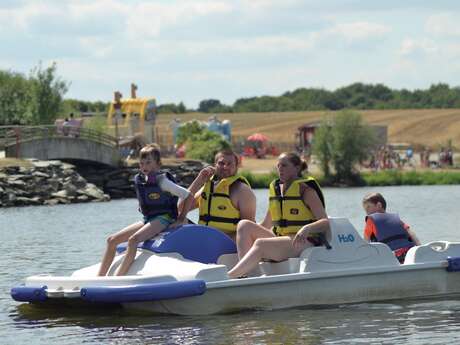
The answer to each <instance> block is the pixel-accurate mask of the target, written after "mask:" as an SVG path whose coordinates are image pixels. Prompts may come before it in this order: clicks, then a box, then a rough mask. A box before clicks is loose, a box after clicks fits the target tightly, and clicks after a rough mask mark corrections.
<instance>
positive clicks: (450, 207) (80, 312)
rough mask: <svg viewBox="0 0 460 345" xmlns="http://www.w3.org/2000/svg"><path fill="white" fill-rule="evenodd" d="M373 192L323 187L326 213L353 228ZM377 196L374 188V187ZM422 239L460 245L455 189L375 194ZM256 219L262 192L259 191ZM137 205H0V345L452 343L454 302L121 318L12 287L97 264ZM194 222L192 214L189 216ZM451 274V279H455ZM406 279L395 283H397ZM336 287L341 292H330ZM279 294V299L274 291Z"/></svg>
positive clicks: (459, 305) (457, 309) (457, 306)
mask: <svg viewBox="0 0 460 345" xmlns="http://www.w3.org/2000/svg"><path fill="white" fill-rule="evenodd" d="M369 190H371V189H362V188H361V189H326V190H325V194H326V200H327V210H328V213H329V215H333V216H347V217H349V218H350V220H351V222H352V223H353V224H354V225H355V226H356V227H358V229H360V227H361V226H362V224H363V211H362V210H361V206H360V203H361V199H362V196H363V195H364V194H365V193H366V192H368V191H369ZM373 190H375V189H373ZM378 190H379V191H381V192H382V193H383V194H384V196H385V197H386V198H387V199H388V201H389V209H390V210H393V211H399V212H400V213H401V216H402V218H403V219H404V220H406V221H407V222H408V223H409V224H410V225H411V226H412V227H413V228H414V229H415V230H416V231H417V234H418V235H419V238H420V239H421V240H422V242H427V241H432V240H436V239H447V240H456V241H460V232H459V231H458V221H457V217H458V216H459V214H458V204H457V200H459V199H460V186H438V187H399V188H395V187H386V188H379V189H378ZM257 197H258V202H259V205H261V206H260V208H259V213H258V215H257V218H258V219H261V218H262V217H263V215H264V213H265V211H266V201H265V200H266V197H267V192H266V191H257ZM135 210H136V201H135V200H132V199H131V200H119V201H112V202H110V203H101V204H80V205H66V206H55V207H25V208H15V209H0V231H1V234H2V240H3V241H2V242H1V243H0V250H1V252H2V253H4V255H3V258H2V260H0V291H1V293H0V310H1V313H0V336H1V337H2V340H1V342H0V343H1V344H52V343H59V344H80V343H87V344H126V343H129V344H235V345H239V344H395V343H404V344H458V343H459V341H460V331H459V326H460V299H457V298H451V299H448V300H417V301H398V302H397V303H394V302H391V303H369V304H356V305H342V306H333V307H329V308H296V309H288V310H276V311H252V312H244V313H236V314H229V315H214V316H198V317H197V316H194V317H184V316H165V315H154V316H153V315H145V314H144V315H141V314H128V313H127V312H125V311H124V310H123V309H121V308H116V307H115V308H107V307H96V308H94V307H92V308H87V307H86V306H81V307H79V308H75V307H69V306H67V307H60V308H55V307H53V308H37V307H34V306H30V305H28V304H18V303H16V302H14V301H12V300H11V298H10V297H9V289H10V288H11V287H12V286H14V285H17V284H18V283H19V282H20V281H21V280H22V279H23V278H24V277H26V276H29V275H33V274H38V273H51V274H69V273H70V272H72V271H73V270H75V269H77V268H80V267H82V266H85V265H89V264H92V263H95V262H97V261H98V260H99V258H100V256H101V255H102V251H103V249H104V245H105V238H106V236H107V235H108V234H110V233H112V232H114V231H115V230H117V229H119V228H121V227H123V226H125V225H127V224H129V223H132V222H134V221H136V220H138V218H139V216H138V214H136V211H135ZM192 218H194V219H196V213H195V214H194V215H192ZM454 274H457V273H454ZM403 283H404V282H395V284H403ZM337 288H338V289H339V288H340V287H339V286H338V287H337ZM280 293H286V292H285V291H281V290H280Z"/></svg>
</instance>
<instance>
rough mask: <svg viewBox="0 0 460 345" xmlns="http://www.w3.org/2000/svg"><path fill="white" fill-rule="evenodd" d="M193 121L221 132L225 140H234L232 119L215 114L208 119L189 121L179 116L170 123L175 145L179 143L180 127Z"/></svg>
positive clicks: (213, 130)
mask: <svg viewBox="0 0 460 345" xmlns="http://www.w3.org/2000/svg"><path fill="white" fill-rule="evenodd" d="M193 121H197V122H199V123H200V124H201V125H202V126H203V127H204V128H206V129H208V130H210V131H212V132H216V133H219V134H221V135H222V136H223V137H224V139H225V140H227V141H228V142H231V141H232V124H231V122H230V120H223V121H221V120H219V119H218V118H217V115H213V116H211V117H209V118H208V121H207V122H206V121H198V120H191V121H187V122H183V123H182V122H181V121H180V119H179V118H177V117H176V118H175V119H173V120H172V121H171V123H170V124H169V127H171V129H172V132H173V143H174V145H176V144H177V142H176V141H177V133H178V130H179V128H181V127H183V126H185V125H186V124H187V123H188V122H193Z"/></svg>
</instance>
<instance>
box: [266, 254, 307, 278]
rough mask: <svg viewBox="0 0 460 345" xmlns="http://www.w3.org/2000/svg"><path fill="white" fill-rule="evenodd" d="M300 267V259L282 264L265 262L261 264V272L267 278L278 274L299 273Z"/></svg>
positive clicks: (282, 262) (285, 261) (293, 259)
mask: <svg viewBox="0 0 460 345" xmlns="http://www.w3.org/2000/svg"><path fill="white" fill-rule="evenodd" d="M299 267H300V259H299V258H289V259H287V260H284V261H280V262H271V261H264V262H260V263H259V269H260V272H261V273H262V274H265V275H267V276H270V275H277V274H289V273H298V272H299Z"/></svg>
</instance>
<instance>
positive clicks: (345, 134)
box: [314, 111, 375, 184]
mask: <svg viewBox="0 0 460 345" xmlns="http://www.w3.org/2000/svg"><path fill="white" fill-rule="evenodd" d="M374 142H375V134H374V132H373V131H372V129H371V128H370V127H369V126H367V125H365V124H364V123H363V121H362V118H361V115H360V114H359V113H357V112H353V111H341V112H340V113H338V114H337V115H336V116H334V117H333V118H332V119H331V120H328V119H326V120H323V123H322V124H321V126H320V127H319V128H318V130H317V132H316V133H315V138H314V152H315V153H316V155H317V157H318V159H319V160H320V162H321V169H322V170H323V173H324V176H325V178H329V176H330V171H329V163H332V165H333V166H334V170H335V176H334V180H335V181H336V182H340V183H347V184H356V183H358V182H359V180H360V175H359V172H358V171H356V170H355V166H356V164H357V163H359V162H361V161H363V160H364V159H365V158H367V155H368V154H369V151H370V148H371V147H372V146H373V144H374Z"/></svg>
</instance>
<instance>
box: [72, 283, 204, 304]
mask: <svg viewBox="0 0 460 345" xmlns="http://www.w3.org/2000/svg"><path fill="white" fill-rule="evenodd" d="M205 291H206V283H205V281H204V280H201V279H192V280H184V281H172V282H161V283H152V284H142V285H130V286H94V287H85V288H82V289H81V290H80V295H81V297H82V299H84V300H86V301H89V302H102V303H127V302H147V301H159V300H164V299H174V298H181V297H189V296H197V295H202V294H203V293H204V292H205Z"/></svg>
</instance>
